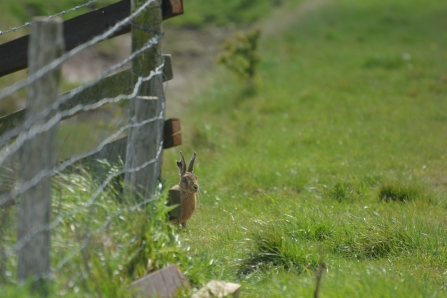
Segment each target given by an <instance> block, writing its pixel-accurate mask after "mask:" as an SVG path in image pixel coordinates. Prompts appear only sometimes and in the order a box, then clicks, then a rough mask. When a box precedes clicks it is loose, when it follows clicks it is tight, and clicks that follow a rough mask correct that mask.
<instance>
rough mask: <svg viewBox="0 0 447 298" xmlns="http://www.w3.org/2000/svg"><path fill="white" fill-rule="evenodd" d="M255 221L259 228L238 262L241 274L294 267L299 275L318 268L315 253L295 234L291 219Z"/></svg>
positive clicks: (292, 268) (291, 268)
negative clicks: (243, 256) (246, 251)
mask: <svg viewBox="0 0 447 298" xmlns="http://www.w3.org/2000/svg"><path fill="white" fill-rule="evenodd" d="M258 224H259V229H258V230H256V231H255V232H253V233H252V235H251V237H250V244H249V246H251V248H250V250H249V253H248V256H247V257H246V258H244V259H243V261H242V262H241V264H240V268H239V274H240V275H248V274H250V273H253V272H255V271H258V270H261V271H263V270H268V269H272V268H282V269H284V270H294V272H296V273H298V274H299V273H302V272H304V271H305V270H307V269H315V268H316V267H317V265H318V260H319V259H318V254H315V252H313V251H312V248H311V247H308V246H307V245H306V242H305V241H301V239H300V238H301V237H300V236H301V235H300V234H298V235H297V233H296V229H295V226H294V225H293V224H292V223H291V222H290V221H284V220H276V221H271V222H262V221H258ZM317 233H318V234H319V235H321V233H320V232H317ZM316 237H320V236H316Z"/></svg>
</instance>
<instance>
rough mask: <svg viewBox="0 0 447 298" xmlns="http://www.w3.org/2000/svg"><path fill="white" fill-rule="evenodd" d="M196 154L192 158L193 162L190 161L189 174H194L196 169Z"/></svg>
mask: <svg viewBox="0 0 447 298" xmlns="http://www.w3.org/2000/svg"><path fill="white" fill-rule="evenodd" d="M196 155H197V154H196V153H195V152H194V154H193V155H192V157H191V160H190V161H189V166H188V172H191V173H192V170H193V168H194V162H195V161H196Z"/></svg>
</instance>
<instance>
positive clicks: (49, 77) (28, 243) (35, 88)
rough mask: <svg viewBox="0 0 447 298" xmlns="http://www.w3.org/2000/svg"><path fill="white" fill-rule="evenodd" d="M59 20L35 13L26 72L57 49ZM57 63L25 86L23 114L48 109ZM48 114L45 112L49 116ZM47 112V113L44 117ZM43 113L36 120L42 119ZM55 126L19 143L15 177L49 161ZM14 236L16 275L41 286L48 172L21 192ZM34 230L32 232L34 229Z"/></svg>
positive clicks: (46, 255) (46, 267) (45, 267)
mask: <svg viewBox="0 0 447 298" xmlns="http://www.w3.org/2000/svg"><path fill="white" fill-rule="evenodd" d="M63 48H64V40H63V37H62V20H61V19H60V18H52V19H47V18H34V19H33V24H32V27H31V35H30V40H29V49H28V61H29V64H28V65H29V75H30V76H31V75H33V74H34V73H35V72H36V71H38V70H39V69H40V68H42V67H43V66H45V65H47V64H48V63H50V62H51V61H53V60H54V59H56V58H57V57H59V56H60V55H61V54H62V51H63ZM60 75H61V70H60V67H58V68H57V69H54V70H52V71H50V72H48V73H47V74H45V75H44V76H43V77H42V78H40V79H38V80H37V81H35V82H34V83H32V84H31V85H29V87H28V95H27V106H28V109H27V112H26V118H27V119H30V118H31V117H32V116H33V115H35V114H37V113H39V112H41V111H43V110H45V109H47V108H48V107H49V106H50V105H51V104H52V103H53V102H54V101H55V100H56V99H57V97H58V93H59V81H60ZM51 116H52V115H49V116H48V117H51ZM48 117H47V119H48ZM43 121H45V119H43V120H40V121H39V122H37V123H43ZM56 131H57V127H52V128H51V129H49V130H48V131H46V132H43V133H39V134H36V135H35V136H34V137H33V138H32V139H30V140H28V141H26V142H25V143H24V144H23V146H22V148H21V149H20V153H19V156H20V157H19V158H20V171H19V183H20V185H22V184H23V183H25V182H27V181H30V180H31V179H33V177H35V176H36V175H37V173H39V172H40V171H42V170H46V169H51V168H52V167H53V166H54V162H55V160H54V148H55V138H56ZM18 216H19V218H18V234H17V236H18V237H17V239H18V242H21V241H24V242H23V243H24V245H23V246H22V245H20V246H19V249H18V265H17V276H18V279H19V281H21V282H24V281H26V280H28V279H29V278H32V279H34V280H36V281H35V282H34V284H33V289H35V290H39V291H42V290H43V291H45V281H44V280H43V279H44V278H45V277H47V276H48V274H49V273H50V231H49V230H43V231H40V232H38V233H35V231H37V230H38V229H39V228H41V227H42V226H45V225H47V224H49V223H50V216H51V178H50V177H45V178H42V179H41V180H40V181H39V182H38V183H37V184H36V185H35V186H33V187H31V188H30V189H28V190H27V191H25V192H24V193H23V194H22V195H21V196H20V202H19V212H18ZM34 233H35V234H34Z"/></svg>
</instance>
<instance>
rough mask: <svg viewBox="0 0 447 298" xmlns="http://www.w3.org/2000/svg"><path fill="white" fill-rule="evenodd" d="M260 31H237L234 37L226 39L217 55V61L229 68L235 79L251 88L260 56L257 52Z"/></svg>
mask: <svg viewBox="0 0 447 298" xmlns="http://www.w3.org/2000/svg"><path fill="white" fill-rule="evenodd" d="M260 36H261V32H260V31H259V30H253V31H250V32H246V33H243V32H237V33H236V35H235V38H234V39H232V38H228V39H226V40H225V41H224V42H223V43H222V45H221V47H222V51H221V53H220V54H219V55H218V57H217V63H218V64H220V65H223V66H225V67H226V68H227V69H228V70H230V71H231V72H232V73H233V74H234V75H235V76H236V78H237V79H239V80H241V81H242V82H243V83H246V84H247V86H248V87H251V88H253V80H254V78H255V75H256V71H257V67H258V65H259V61H260V57H259V54H258V52H257V48H258V41H259V37H260Z"/></svg>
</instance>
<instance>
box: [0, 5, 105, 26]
mask: <svg viewBox="0 0 447 298" xmlns="http://www.w3.org/2000/svg"><path fill="white" fill-rule="evenodd" d="M97 1H98V0H91V1H89V2H87V3H84V4H81V5H77V6H75V7H73V8H70V9H67V10H64V11H61V12H58V13H56V14H53V15H49V16H47V17H46V18H45V19H52V18H56V17H60V16H63V15H65V14H67V13H70V12H73V11H76V10H78V9H81V8H83V7H88V6H93V3H95V2H97ZM33 23H34V22H26V23H25V24H23V25H21V26H18V27H11V28H10V29H9V30H6V31H2V30H0V35H5V34H8V33H11V32H16V31H18V30H20V29H23V28H26V27H29V26H31V25H32V24H33Z"/></svg>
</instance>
